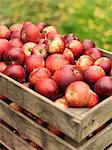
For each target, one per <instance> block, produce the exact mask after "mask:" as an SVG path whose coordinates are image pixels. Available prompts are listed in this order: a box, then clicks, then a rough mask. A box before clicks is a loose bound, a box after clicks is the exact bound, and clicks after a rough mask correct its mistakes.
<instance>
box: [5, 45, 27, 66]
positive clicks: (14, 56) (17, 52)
mask: <svg viewBox="0 0 112 150" xmlns="http://www.w3.org/2000/svg"><path fill="white" fill-rule="evenodd" d="M25 58H26V56H25V53H24V52H23V51H22V49H21V48H17V47H13V48H11V49H9V50H8V51H6V52H5V53H4V61H5V62H6V63H7V64H18V65H22V64H23V63H24V61H25Z"/></svg>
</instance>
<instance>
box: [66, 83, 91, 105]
mask: <svg viewBox="0 0 112 150" xmlns="http://www.w3.org/2000/svg"><path fill="white" fill-rule="evenodd" d="M65 98H66V101H67V103H68V104H69V105H70V106H71V107H87V104H88V101H89V99H90V88H89V86H88V85H87V84H86V83H85V82H82V81H75V82H72V83H71V84H70V85H69V86H68V87H67V89H66V91H65Z"/></svg>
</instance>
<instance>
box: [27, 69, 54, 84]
mask: <svg viewBox="0 0 112 150" xmlns="http://www.w3.org/2000/svg"><path fill="white" fill-rule="evenodd" d="M47 77H48V78H50V77H51V72H50V71H49V70H48V69H47V68H44V67H42V68H37V69H34V70H33V71H32V72H31V73H30V76H29V81H30V83H31V85H32V86H35V85H36V83H37V81H38V80H40V79H42V78H47Z"/></svg>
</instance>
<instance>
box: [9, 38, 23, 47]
mask: <svg viewBox="0 0 112 150" xmlns="http://www.w3.org/2000/svg"><path fill="white" fill-rule="evenodd" d="M22 46H23V43H22V41H21V40H19V39H17V38H14V39H11V40H10V41H9V47H10V48H13V47H18V48H21V47H22Z"/></svg>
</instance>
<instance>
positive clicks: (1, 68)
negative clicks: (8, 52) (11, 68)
mask: <svg viewBox="0 0 112 150" xmlns="http://www.w3.org/2000/svg"><path fill="white" fill-rule="evenodd" d="M6 68H7V65H6V63H5V62H0V72H1V73H3V72H4V70H5V69H6Z"/></svg>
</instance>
